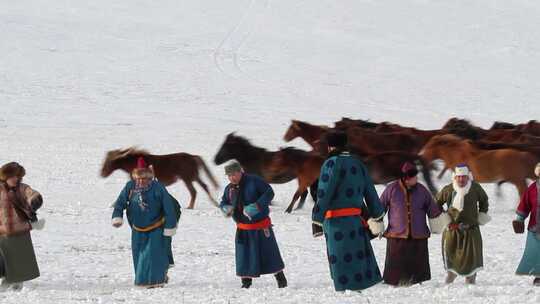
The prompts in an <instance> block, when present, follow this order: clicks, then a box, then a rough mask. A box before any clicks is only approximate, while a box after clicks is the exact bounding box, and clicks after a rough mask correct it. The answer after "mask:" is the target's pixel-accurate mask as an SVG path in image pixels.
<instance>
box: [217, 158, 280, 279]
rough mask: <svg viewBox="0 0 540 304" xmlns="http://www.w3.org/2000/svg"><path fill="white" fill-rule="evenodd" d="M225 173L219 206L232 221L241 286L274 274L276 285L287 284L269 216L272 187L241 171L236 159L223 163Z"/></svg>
mask: <svg viewBox="0 0 540 304" xmlns="http://www.w3.org/2000/svg"><path fill="white" fill-rule="evenodd" d="M225 174H226V175H227V177H228V179H229V181H230V184H229V185H227V187H225V191H224V193H223V197H222V199H221V203H220V208H221V210H222V211H223V213H224V214H225V216H227V217H229V216H232V218H233V220H234V221H235V222H236V238H235V251H236V275H237V276H239V277H240V278H241V279H242V288H249V287H250V286H251V284H252V281H253V278H257V277H259V276H260V275H263V274H274V275H275V277H276V281H277V285H278V287H279V288H284V287H287V279H286V278H285V274H284V273H283V269H284V268H285V264H284V263H283V259H282V258H281V254H280V252H279V247H278V244H277V242H276V238H275V236H274V231H273V230H272V222H271V220H270V217H269V213H270V209H269V208H268V206H269V205H270V202H271V201H272V198H273V197H274V191H273V190H272V187H270V185H269V184H268V183H267V182H265V181H264V180H263V179H262V178H260V177H258V176H256V175H251V174H246V173H244V170H243V169H242V166H241V165H240V164H239V163H238V162H236V161H233V162H231V163H229V164H228V165H227V166H225Z"/></svg>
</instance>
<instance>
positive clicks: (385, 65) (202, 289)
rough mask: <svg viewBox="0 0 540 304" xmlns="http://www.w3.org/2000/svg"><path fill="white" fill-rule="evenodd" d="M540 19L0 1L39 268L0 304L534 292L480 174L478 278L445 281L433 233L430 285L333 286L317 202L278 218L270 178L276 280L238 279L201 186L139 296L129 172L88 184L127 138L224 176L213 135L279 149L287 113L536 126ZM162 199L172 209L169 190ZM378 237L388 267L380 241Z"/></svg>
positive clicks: (289, 5) (8, 137) (5, 89)
mask: <svg viewBox="0 0 540 304" xmlns="http://www.w3.org/2000/svg"><path fill="white" fill-rule="evenodd" d="M539 15H540V3H539V2H538V1H528V0H515V1H495V0H492V1H487V0H478V1H462V0H460V1H436V0H415V1H412V0H411V1H389V0H381V1H367V0H340V1H335V0H315V1H308V0H287V1H285V0H229V1H217V0H214V1H212V0H196V1H171V0H164V1H149V0H107V1H105V0H95V1H67V0H55V1H43V0H33V1H30V0H17V1H8V0H4V1H0V37H1V40H2V41H1V43H0V58H1V59H0V162H1V163H5V162H7V161H11V160H17V161H19V162H21V163H22V164H23V165H24V166H25V167H26V168H27V176H26V178H25V181H26V182H27V183H29V184H30V185H32V186H33V187H34V188H35V189H37V190H39V191H41V192H42V194H43V196H44V199H45V204H44V208H43V209H42V210H41V211H40V213H39V216H40V217H43V218H46V220H47V221H48V222H47V226H46V229H45V230H43V231H40V232H34V233H33V240H34V244H35V247H36V252H37V257H38V262H39V265H40V268H41V272H42V276H41V277H40V278H39V279H37V280H34V281H31V282H28V283H27V284H25V287H24V289H23V290H22V291H21V292H19V293H13V292H6V293H2V294H0V303H1V304H8V303H17V304H18V303H43V304H49V303H224V304H229V303H230V304H233V303H235V304H236V303H241V304H249V303H257V304H267V303H268V304H271V303H280V304H281V303H327V304H330V303H340V304H341V303H483V304H484V303H510V302H515V303H539V301H540V289H539V288H533V287H532V284H531V279H530V278H528V277H527V278H525V277H517V276H515V275H514V271H515V268H516V267H517V264H518V262H519V259H520V257H521V254H522V250H523V248H524V244H525V239H524V236H523V235H515V234H513V232H512V228H511V220H512V219H513V217H514V213H513V211H512V208H513V206H514V205H515V203H516V201H517V194H516V191H515V189H514V188H513V187H512V186H510V185H505V186H503V196H502V197H500V198H498V197H495V191H494V188H493V187H492V186H491V185H485V187H486V190H487V192H488V195H490V203H491V206H490V207H491V208H490V213H491V215H492V216H493V218H494V220H493V221H492V222H491V223H489V224H488V225H487V226H486V227H484V228H483V230H482V231H483V237H484V256H485V259H484V264H485V270H484V271H482V272H480V274H479V277H478V284H477V285H476V286H466V285H465V284H464V283H463V280H461V279H460V280H459V281H456V282H457V283H455V284H454V285H451V286H446V285H445V284H444V277H445V273H444V269H443V265H442V258H441V249H440V236H434V237H432V238H431V239H430V243H429V249H430V262H431V268H432V280H431V281H429V282H426V283H425V284H423V285H417V286H414V287H411V288H391V287H388V286H385V285H377V286H376V287H373V288H371V289H368V290H366V291H365V292H363V293H362V294H356V293H344V294H339V293H335V292H334V290H333V287H332V282H331V280H330V276H329V272H328V265H327V261H326V256H325V244H324V241H323V240H322V239H313V238H312V236H311V224H310V222H311V220H310V210H311V206H312V204H311V202H308V203H307V204H306V208H305V209H304V210H301V211H299V212H295V213H293V214H292V215H285V214H284V213H283V210H284V209H285V207H286V205H287V204H288V202H289V200H290V198H291V196H292V194H293V192H294V190H295V187H296V184H295V182H291V183H288V184H285V185H280V186H275V187H274V189H275V191H276V199H275V201H276V204H275V205H274V206H273V208H272V211H273V212H272V218H273V222H274V223H275V231H276V236H277V239H278V242H279V244H280V247H281V251H282V254H283V256H284V260H285V263H286V270H285V271H286V275H287V277H288V280H289V287H288V288H286V289H283V290H278V289H277V288H276V284H275V281H274V278H273V277H272V276H267V277H263V278H261V279H258V280H255V281H254V285H253V287H252V288H251V289H250V290H241V289H240V288H239V287H240V280H239V279H238V278H237V277H236V276H235V270H234V248H233V238H234V231H235V228H234V225H233V223H232V221H231V220H230V219H225V218H224V217H223V216H222V215H221V214H220V213H219V212H218V210H217V209H215V208H214V207H212V206H211V204H210V203H209V200H208V199H207V198H206V196H205V195H204V194H203V193H201V191H200V192H199V199H198V201H197V205H196V209H195V210H184V214H183V216H182V219H181V223H180V227H179V233H178V234H177V236H176V237H175V238H174V241H173V246H174V256H175V260H176V268H174V269H173V270H172V272H171V273H170V276H171V283H170V284H169V285H168V286H166V288H163V289H154V290H142V289H137V288H134V286H133V276H134V275H133V269H132V261H131V251H130V242H129V239H130V231H129V228H127V227H125V226H124V227H122V228H121V229H118V230H116V229H114V228H112V227H111V225H110V217H111V212H112V210H111V209H110V208H109V206H110V204H111V203H112V202H113V201H114V200H115V199H116V196H117V195H118V193H119V191H120V190H121V188H122V186H123V185H124V183H125V181H126V179H127V177H126V175H125V174H123V173H121V172H117V173H115V174H114V175H112V176H111V177H109V178H108V179H101V178H100V177H99V176H98V172H99V169H100V166H101V163H102V160H103V157H104V155H105V152H106V151H107V150H110V149H115V148H120V147H128V146H131V145H138V146H140V147H143V148H146V149H148V150H150V151H151V152H153V153H155V154H165V153H172V152H178V151H185V152H189V153H194V154H200V155H202V156H203V158H204V159H205V160H206V162H207V163H208V164H209V165H210V166H211V169H212V171H213V172H214V174H215V175H216V176H217V177H218V179H219V180H220V181H221V186H222V187H223V186H224V185H225V181H226V180H225V177H224V175H223V172H222V171H223V168H221V167H216V166H214V165H213V163H212V160H213V156H214V155H215V153H216V152H217V149H218V148H219V145H220V144H221V142H222V140H223V139H224V137H225V136H226V134H227V133H229V132H232V131H238V134H239V135H243V136H246V137H248V138H249V139H251V140H252V143H254V144H256V145H259V146H262V147H265V148H267V149H270V150H275V149H277V148H279V147H280V146H285V145H287V144H286V143H284V142H283V140H282V137H283V134H284V132H285V130H286V129H287V127H288V125H289V123H290V120H291V119H301V120H306V121H309V122H312V123H317V124H328V125H330V124H332V122H333V121H336V120H339V119H340V118H341V117H342V116H349V117H353V118H364V119H372V120H374V121H383V120H388V121H393V122H398V123H401V124H403V125H410V126H416V127H419V128H424V129H430V128H438V127H440V126H442V124H443V123H444V122H445V121H446V120H447V119H448V118H449V117H451V116H460V117H465V118H469V119H471V120H472V121H473V122H474V123H476V124H478V125H480V126H483V127H488V126H490V124H491V123H492V122H493V121H494V120H504V121H509V122H514V123H518V122H524V121H527V120H529V119H540V76H538V70H539V68H540V55H539V54H540V21H539V20H540V19H538V16H539ZM291 144H292V145H295V146H297V147H301V148H306V149H307V145H306V144H305V143H304V142H302V141H301V140H295V141H294V142H292V143H291ZM448 181H449V176H445V178H444V179H443V180H442V181H440V182H439V183H438V186H439V187H440V186H442V185H443V184H444V183H446V182H448ZM377 189H378V191H379V192H380V191H382V189H383V188H382V187H378V188H377ZM169 190H170V191H171V192H172V193H173V194H174V195H175V196H176V197H178V198H179V199H180V200H181V201H182V202H183V204H184V205H186V203H187V200H188V197H187V191H186V189H185V187H184V185H183V184H182V183H178V184H176V185H172V186H171V187H169ZM219 191H220V190H217V191H214V196H216V197H218V196H219V195H220V193H219ZM373 245H374V248H375V252H376V254H377V260H378V263H379V266H380V267H381V270H382V267H383V266H384V255H385V248H386V242H385V241H384V240H375V241H373Z"/></svg>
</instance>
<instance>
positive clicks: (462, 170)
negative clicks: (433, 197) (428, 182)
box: [452, 166, 473, 212]
mask: <svg viewBox="0 0 540 304" xmlns="http://www.w3.org/2000/svg"><path fill="white" fill-rule="evenodd" d="M464 175H466V176H468V177H469V180H468V181H467V184H466V185H465V187H460V186H459V185H458V183H457V181H456V176H464ZM472 180H473V177H472V174H471V172H470V171H469V168H468V167H467V166H458V167H456V168H455V170H454V174H452V186H453V187H454V191H456V195H455V196H454V198H453V199H452V207H453V208H455V209H457V210H458V211H459V212H461V211H462V210H463V204H464V202H465V195H467V193H469V190H471V185H472Z"/></svg>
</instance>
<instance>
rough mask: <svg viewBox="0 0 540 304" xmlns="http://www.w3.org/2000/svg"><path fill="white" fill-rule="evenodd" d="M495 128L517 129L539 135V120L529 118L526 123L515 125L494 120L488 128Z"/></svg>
mask: <svg viewBox="0 0 540 304" xmlns="http://www.w3.org/2000/svg"><path fill="white" fill-rule="evenodd" d="M495 129H507V130H517V131H521V132H524V133H527V134H530V135H535V136H540V122H538V121H536V120H529V121H528V122H527V123H523V124H517V125H516V124H512V123H508V122H502V121H496V122H495V123H493V125H492V126H491V129H490V130H495Z"/></svg>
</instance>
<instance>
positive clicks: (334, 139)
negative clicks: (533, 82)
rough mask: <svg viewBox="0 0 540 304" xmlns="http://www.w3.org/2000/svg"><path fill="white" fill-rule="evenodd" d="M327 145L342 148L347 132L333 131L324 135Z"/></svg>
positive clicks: (345, 142)
mask: <svg viewBox="0 0 540 304" xmlns="http://www.w3.org/2000/svg"><path fill="white" fill-rule="evenodd" d="M326 142H327V143H328V146H329V147H337V148H343V147H345V146H346V145H347V134H346V133H345V132H342V131H333V132H330V133H328V134H327V135H326Z"/></svg>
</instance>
